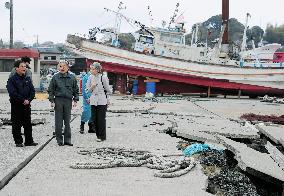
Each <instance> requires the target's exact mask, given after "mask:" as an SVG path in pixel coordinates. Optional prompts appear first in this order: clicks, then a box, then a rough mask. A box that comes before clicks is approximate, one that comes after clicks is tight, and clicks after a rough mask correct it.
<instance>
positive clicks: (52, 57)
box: [43, 56, 56, 61]
mask: <svg viewBox="0 0 284 196" xmlns="http://www.w3.org/2000/svg"><path fill="white" fill-rule="evenodd" d="M43 59H44V60H53V61H55V60H56V56H44V57H43Z"/></svg>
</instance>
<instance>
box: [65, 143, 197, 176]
mask: <svg viewBox="0 0 284 196" xmlns="http://www.w3.org/2000/svg"><path fill="white" fill-rule="evenodd" d="M78 154H81V155H89V156H91V157H92V158H95V160H96V162H80V163H74V164H72V165H70V167H71V168H73V169H106V168H114V167H141V166H146V167H148V168H149V169H156V170H159V171H158V172H155V173H154V176H155V177H159V178H174V177H179V176H182V175H184V174H187V173H188V172H189V171H190V170H191V169H192V168H194V166H195V164H196V163H195V161H194V160H193V158H187V157H182V158H180V159H178V160H177V159H169V158H166V157H165V156H157V155H153V154H151V153H150V152H148V151H137V150H131V149H130V150H128V149H124V148H110V147H105V148H97V149H94V150H80V151H78Z"/></svg>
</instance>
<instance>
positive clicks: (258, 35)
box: [247, 26, 264, 46]
mask: <svg viewBox="0 0 284 196" xmlns="http://www.w3.org/2000/svg"><path fill="white" fill-rule="evenodd" d="M263 34H264V31H263V30H262V28H260V27H259V26H253V27H252V28H251V29H248V31H247V37H248V40H247V41H250V40H252V39H253V40H254V42H255V45H256V46H257V45H258V43H259V42H260V40H261V39H262V38H263Z"/></svg>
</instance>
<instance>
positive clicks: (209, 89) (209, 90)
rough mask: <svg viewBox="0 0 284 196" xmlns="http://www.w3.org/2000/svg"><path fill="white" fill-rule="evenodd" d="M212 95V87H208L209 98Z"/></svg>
mask: <svg viewBox="0 0 284 196" xmlns="http://www.w3.org/2000/svg"><path fill="white" fill-rule="evenodd" d="M210 95H211V87H210V86H208V91H207V97H210Z"/></svg>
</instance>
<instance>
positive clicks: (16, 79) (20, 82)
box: [6, 74, 35, 103]
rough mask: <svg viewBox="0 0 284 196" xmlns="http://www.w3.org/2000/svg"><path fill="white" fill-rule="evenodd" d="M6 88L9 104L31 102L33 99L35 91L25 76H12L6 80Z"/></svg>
mask: <svg viewBox="0 0 284 196" xmlns="http://www.w3.org/2000/svg"><path fill="white" fill-rule="evenodd" d="M6 87H7V90H8V93H9V96H10V102H11V103H24V101H25V100H29V101H30V102H31V101H32V100H33V99H34V97H35V89H34V86H33V83H32V80H31V78H30V77H27V76H25V75H23V76H20V75H18V74H15V75H13V76H12V77H11V78H9V79H8V81H7V86H6Z"/></svg>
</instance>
